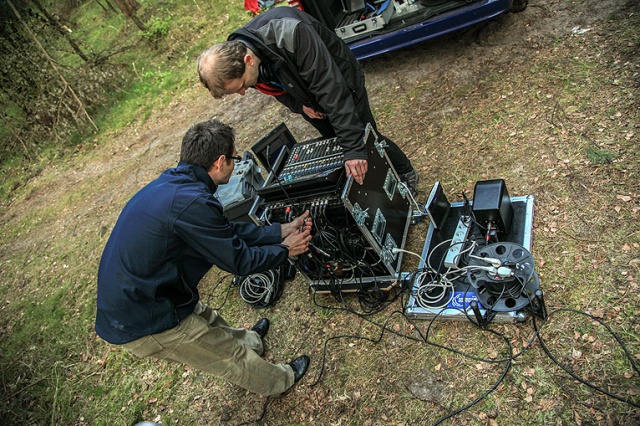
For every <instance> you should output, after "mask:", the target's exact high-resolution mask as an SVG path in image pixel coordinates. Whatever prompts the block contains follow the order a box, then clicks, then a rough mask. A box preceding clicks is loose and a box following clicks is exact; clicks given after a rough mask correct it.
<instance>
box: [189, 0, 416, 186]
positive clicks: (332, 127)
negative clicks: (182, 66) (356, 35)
mask: <svg viewBox="0 0 640 426" xmlns="http://www.w3.org/2000/svg"><path fill="white" fill-rule="evenodd" d="M198 73H199V74H200V80H201V81H202V83H203V84H204V85H205V87H206V88H207V89H209V91H210V92H211V94H212V95H213V96H214V97H216V98H220V97H223V96H225V95H229V94H232V93H238V94H240V95H244V93H245V91H246V90H247V89H248V88H250V87H252V88H255V89H258V90H259V91H261V92H263V93H265V94H269V95H272V96H274V97H275V98H276V99H277V100H278V101H279V102H281V103H282V104H284V105H285V106H287V107H288V108H289V109H290V110H291V111H292V112H294V113H297V114H302V116H303V117H304V119H305V120H307V121H308V122H309V123H311V125H313V126H314V127H315V128H316V129H317V130H318V131H319V132H320V134H321V135H322V136H323V137H324V138H330V137H335V136H337V137H338V142H339V143H340V145H341V146H342V147H343V149H344V151H345V156H344V159H345V169H346V173H347V175H353V177H354V179H355V181H356V182H358V183H359V184H362V182H363V180H364V177H365V174H366V172H367V167H368V164H367V154H366V151H365V149H364V144H363V143H362V139H363V136H364V129H365V126H366V124H367V123H371V125H372V126H373V127H374V129H375V130H376V132H377V133H378V134H380V133H379V132H378V131H377V130H378V129H377V127H376V122H375V120H374V118H373V114H372V113H371V107H370V106H369V98H368V96H367V90H366V88H365V81H364V72H363V71H362V68H361V67H360V65H359V64H358V61H357V60H356V58H355V56H353V53H352V52H351V50H349V47H348V46H347V45H346V44H345V43H344V42H343V41H342V40H341V39H340V38H339V37H338V36H337V35H336V34H335V33H334V32H333V31H332V30H330V29H329V28H327V27H325V26H324V25H322V24H321V23H320V22H319V21H317V20H316V19H314V18H313V17H312V16H310V15H308V14H307V13H305V12H302V11H300V10H298V9H295V8H292V7H276V8H274V9H271V10H268V11H266V12H264V13H262V14H260V15H258V16H257V17H255V18H254V19H252V20H251V21H250V22H249V23H248V24H247V25H246V26H245V27H243V28H240V29H238V30H237V31H235V32H234V33H232V34H231V35H230V36H229V40H228V41H226V42H224V43H220V44H216V45H214V46H212V47H210V48H209V49H207V50H206V51H204V52H203V53H202V54H201V55H200V59H199V60H198ZM380 136H381V137H382V138H384V140H385V141H386V143H387V145H388V148H387V155H388V156H389V159H390V160H391V163H392V164H393V166H394V168H395V169H396V171H397V172H398V174H399V175H400V177H401V179H402V180H403V181H404V182H406V184H407V186H408V187H409V189H410V190H411V191H412V192H413V193H415V192H416V190H417V184H418V175H417V172H416V171H415V169H414V168H413V166H412V165H411V162H410V161H409V159H408V158H407V156H406V155H405V154H404V153H403V152H402V150H401V149H400V148H399V147H398V146H397V145H396V144H395V143H394V142H393V141H391V140H390V139H389V138H386V137H383V136H382V135H380Z"/></svg>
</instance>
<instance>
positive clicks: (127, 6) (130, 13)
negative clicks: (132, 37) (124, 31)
mask: <svg viewBox="0 0 640 426" xmlns="http://www.w3.org/2000/svg"><path fill="white" fill-rule="evenodd" d="M113 1H114V2H115V3H116V4H117V5H118V7H119V8H120V10H121V11H122V13H124V14H125V16H127V17H128V18H129V19H131V20H132V21H133V23H134V24H136V26H137V27H138V28H139V29H140V31H147V28H146V27H145V26H144V24H143V23H142V21H140V19H138V17H137V16H136V10H138V7H139V5H138V2H136V1H134V0H113Z"/></svg>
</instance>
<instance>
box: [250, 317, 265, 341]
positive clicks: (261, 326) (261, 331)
mask: <svg viewBox="0 0 640 426" xmlns="http://www.w3.org/2000/svg"><path fill="white" fill-rule="evenodd" d="M251 330H252V331H255V332H256V333H258V336H260V338H261V339H264V336H266V335H267V332H268V331H269V320H268V319H266V318H262V319H261V320H260V321H258V322H257V323H256V325H254V326H253V327H251Z"/></svg>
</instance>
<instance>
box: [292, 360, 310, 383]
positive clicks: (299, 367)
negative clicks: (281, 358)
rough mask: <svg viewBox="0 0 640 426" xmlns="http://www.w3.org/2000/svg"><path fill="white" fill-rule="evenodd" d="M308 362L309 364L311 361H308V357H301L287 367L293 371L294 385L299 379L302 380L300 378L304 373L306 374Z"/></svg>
mask: <svg viewBox="0 0 640 426" xmlns="http://www.w3.org/2000/svg"><path fill="white" fill-rule="evenodd" d="M310 362H311V359H309V357H308V356H306V355H302V356H299V357H298V358H296V359H294V360H293V361H291V362H290V363H289V365H290V366H291V368H292V369H293V380H294V383H298V382H299V381H300V379H302V376H304V373H306V372H307V368H309V363H310Z"/></svg>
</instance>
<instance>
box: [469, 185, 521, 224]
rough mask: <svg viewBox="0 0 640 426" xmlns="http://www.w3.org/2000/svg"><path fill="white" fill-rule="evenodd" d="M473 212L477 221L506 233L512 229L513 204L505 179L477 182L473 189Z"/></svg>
mask: <svg viewBox="0 0 640 426" xmlns="http://www.w3.org/2000/svg"><path fill="white" fill-rule="evenodd" d="M473 214H474V217H475V220H476V222H478V223H479V224H480V225H481V226H484V227H485V228H487V227H488V226H489V225H490V226H492V227H493V228H494V229H496V230H497V231H498V233H499V234H502V235H506V234H508V233H509V231H510V230H511V222H512V220H513V206H512V205H511V197H509V192H508V191H507V185H506V183H505V181H504V179H494V180H483V181H478V182H476V186H475V188H474V191H473Z"/></svg>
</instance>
